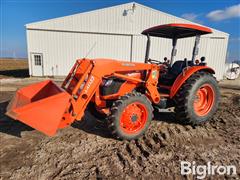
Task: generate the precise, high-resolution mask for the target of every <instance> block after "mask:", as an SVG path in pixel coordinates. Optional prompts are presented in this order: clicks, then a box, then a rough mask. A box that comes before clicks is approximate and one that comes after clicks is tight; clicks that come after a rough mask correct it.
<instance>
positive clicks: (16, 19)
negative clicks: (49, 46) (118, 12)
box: [0, 0, 240, 60]
mask: <svg viewBox="0 0 240 180" xmlns="http://www.w3.org/2000/svg"><path fill="white" fill-rule="evenodd" d="M0 2H1V4H0V16H1V18H0V20H1V24H0V25H1V28H0V38H1V39H0V40H1V47H0V57H27V48H26V47H27V45H26V31H25V27H24V25H25V24H27V23H30V22H35V21H41V20H46V19H50V18H56V17H61V16H66V15H71V14H76V13H81V12H85V11H89V10H95V9H99V8H104V7H108V6H114V5H118V4H123V3H127V2H132V1H128V0H0ZM135 2H138V3H140V4H143V5H146V6H149V7H152V8H154V9H157V10H160V11H163V12H166V13H169V14H172V15H175V16H179V17H182V18H185V19H188V20H191V21H194V22H197V23H200V24H203V25H205V26H210V27H212V28H215V29H218V30H221V31H224V32H227V33H229V34H230V39H229V46H228V59H229V60H240V3H239V0H145V1H143V0H139V1H138V0H136V1H135Z"/></svg>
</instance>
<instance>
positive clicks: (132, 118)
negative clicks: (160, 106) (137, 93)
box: [120, 102, 148, 134]
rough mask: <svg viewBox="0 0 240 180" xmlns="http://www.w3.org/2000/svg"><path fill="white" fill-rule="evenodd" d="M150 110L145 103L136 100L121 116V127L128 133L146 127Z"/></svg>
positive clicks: (136, 131) (133, 132)
mask: <svg viewBox="0 0 240 180" xmlns="http://www.w3.org/2000/svg"><path fill="white" fill-rule="evenodd" d="M147 117H148V111H147V108H146V106H145V105H144V104H142V103H139V102H134V103H131V104H129V105H127V106H126V107H125V108H124V110H123V112H122V115H121V118H120V127H121V129H122V131H123V132H125V133H127V134H136V133H138V132H139V131H141V130H142V129H144V127H145V125H146V122H147Z"/></svg>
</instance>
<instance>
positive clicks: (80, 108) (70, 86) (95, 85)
mask: <svg viewBox="0 0 240 180" xmlns="http://www.w3.org/2000/svg"><path fill="white" fill-rule="evenodd" d="M106 67H107V68H106ZM158 68H159V67H158V66H157V65H152V64H142V63H129V62H124V61H115V60H108V59H94V60H89V59H80V60H78V61H77V62H76V64H75V65H74V68H73V69H72V70H71V71H70V73H69V75H68V76H67V78H66V80H65V81H64V82H63V84H62V88H64V89H65V90H66V91H67V92H68V93H69V94H71V100H70V102H71V106H72V110H71V111H70V112H67V113H66V114H65V118H63V120H62V121H61V124H60V125H59V127H60V128H62V127H65V126H67V125H69V124H71V123H72V122H73V121H74V120H81V118H82V117H83V115H84V112H85V109H86V107H87V105H88V103H89V102H90V101H91V99H92V98H93V96H94V95H95V101H96V102H98V103H99V104H103V105H105V102H104V101H102V100H101V99H100V97H99V86H100V84H101V83H102V79H103V77H109V76H115V77H118V78H121V79H124V80H126V81H129V82H132V83H144V84H145V86H146V88H147V91H148V93H147V96H149V98H150V99H151V100H152V101H153V102H158V101H159V100H160V95H159V93H158V91H157V80H158V76H159V74H158ZM135 71H149V72H150V73H148V76H147V77H146V79H141V78H134V77H130V76H128V75H126V74H124V73H126V72H135ZM152 73H153V74H154V75H152ZM128 91H129V89H126V92H125V93H128ZM125 93H124V91H123V92H122V94H119V96H120V95H123V94H125ZM69 108H70V107H69ZM69 114H70V115H69Z"/></svg>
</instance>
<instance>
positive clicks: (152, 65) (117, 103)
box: [7, 24, 219, 140]
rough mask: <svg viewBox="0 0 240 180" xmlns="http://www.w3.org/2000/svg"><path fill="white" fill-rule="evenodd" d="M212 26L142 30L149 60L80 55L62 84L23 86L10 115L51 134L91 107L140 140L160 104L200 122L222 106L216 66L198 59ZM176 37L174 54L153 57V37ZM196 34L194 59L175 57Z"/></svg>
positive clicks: (122, 133)
mask: <svg viewBox="0 0 240 180" xmlns="http://www.w3.org/2000/svg"><path fill="white" fill-rule="evenodd" d="M208 33H211V30H210V29H208V28H205V27H202V26H197V25H191V24H167V25H160V26H156V27H152V28H149V29H147V30H145V31H143V32H142V34H144V35H146V36H147V39H148V40H147V48H146V56H145V62H144V63H133V62H126V61H117V60H109V59H79V60H77V61H76V63H75V65H74V66H73V67H72V69H71V71H70V72H69V74H68V76H67V77H66V79H65V80H64V82H63V83H62V86H61V87H58V86H57V85H56V84H55V83H54V82H53V81H51V80H46V81H43V82H40V83H36V84H32V85H30V86H27V87H24V88H21V89H19V90H18V91H17V92H16V94H15V97H14V98H13V99H12V101H11V102H10V103H9V106H8V109H7V115H8V116H10V117H12V118H13V119H16V120H19V121H21V122H23V123H25V124H27V125H29V126H31V127H33V128H35V129H37V130H39V131H41V132H43V133H45V134H47V135H49V136H52V135H54V134H55V133H56V132H57V130H58V129H59V128H64V127H66V126H69V125H70V124H72V123H73V122H74V121H82V119H83V116H84V112H85V111H86V109H87V107H90V108H91V111H92V112H95V113H94V114H95V115H99V116H101V117H102V116H104V117H105V118H101V119H102V120H106V121H107V124H108V127H109V130H110V131H111V133H112V134H113V135H114V136H115V137H116V138H119V139H127V140H131V139H137V138H138V137H140V136H141V135H142V134H143V133H144V132H145V131H146V130H147V128H148V126H149V124H150V122H151V120H152V119H153V110H154V109H164V108H169V107H175V112H176V118H178V119H179V120H181V121H182V122H184V123H187V124H192V125H197V124H200V123H202V122H205V121H207V120H208V119H209V118H210V117H211V116H212V115H213V114H214V112H215V111H216V110H217V106H218V102H219V89H218V85H217V82H216V80H215V78H214V77H213V75H212V74H214V70H213V69H211V68H210V67H208V66H207V65H206V63H205V58H204V57H202V58H201V60H197V59H196V56H197V53H198V44H199V40H200V35H204V34H208ZM151 36H156V37H163V38H169V39H172V42H173V49H172V53H171V58H170V60H168V58H164V61H163V62H162V61H159V60H153V59H150V58H149V54H150V53H149V52H150V42H151V40H150V37H151ZM193 36H196V41H195V45H194V48H193V57H192V59H191V60H187V59H186V58H185V59H184V60H178V61H175V62H174V56H175V55H176V44H177V40H178V39H180V38H186V37H193Z"/></svg>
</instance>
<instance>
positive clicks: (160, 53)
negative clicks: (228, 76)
mask: <svg viewBox="0 0 240 180" xmlns="http://www.w3.org/2000/svg"><path fill="white" fill-rule="evenodd" d="M194 40H195V38H186V39H179V40H178V42H177V56H176V57H175V60H183V59H184V58H187V59H188V60H191V58H192V50H193V46H194ZM227 42H228V39H227V38H225V39H213V38H210V37H204V36H202V37H201V40H200V46H199V53H198V55H197V57H196V58H198V59H200V58H201V57H202V56H205V57H206V62H207V64H208V66H210V67H212V68H213V69H215V70H216V74H215V76H216V78H217V79H218V80H221V79H222V78H223V74H224V64H225V58H226V49H227ZM171 48H172V42H171V40H169V39H163V38H151V48H150V56H149V57H150V58H152V59H156V60H161V61H163V59H164V57H167V58H168V59H170V57H171ZM145 50H146V37H145V36H134V37H133V60H132V61H133V62H144V58H145Z"/></svg>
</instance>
